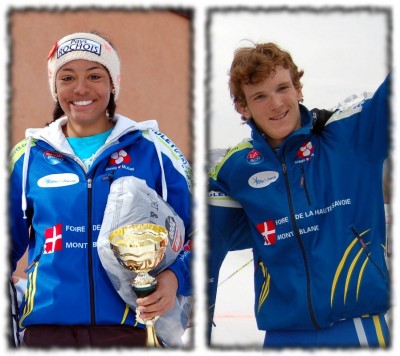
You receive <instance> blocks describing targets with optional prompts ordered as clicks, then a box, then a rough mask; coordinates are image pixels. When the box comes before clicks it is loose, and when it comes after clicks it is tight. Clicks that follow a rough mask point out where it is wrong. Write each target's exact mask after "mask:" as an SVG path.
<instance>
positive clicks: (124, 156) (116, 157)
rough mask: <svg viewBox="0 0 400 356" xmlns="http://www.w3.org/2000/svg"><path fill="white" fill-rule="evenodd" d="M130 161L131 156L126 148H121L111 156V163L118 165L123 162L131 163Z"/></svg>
mask: <svg viewBox="0 0 400 356" xmlns="http://www.w3.org/2000/svg"><path fill="white" fill-rule="evenodd" d="M130 161H131V157H130V156H129V155H128V153H127V152H126V151H125V150H119V151H117V152H114V153H113V154H112V155H111V156H110V161H109V163H110V164H112V165H117V164H122V163H129V162H130Z"/></svg>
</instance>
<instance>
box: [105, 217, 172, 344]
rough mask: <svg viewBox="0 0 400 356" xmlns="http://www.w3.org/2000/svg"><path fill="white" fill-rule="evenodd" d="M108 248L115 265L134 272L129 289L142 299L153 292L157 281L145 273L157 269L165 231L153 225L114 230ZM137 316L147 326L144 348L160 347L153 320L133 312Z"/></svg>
mask: <svg viewBox="0 0 400 356" xmlns="http://www.w3.org/2000/svg"><path fill="white" fill-rule="evenodd" d="M109 241H110V246H111V249H112V251H113V252H114V255H115V257H116V258H117V260H118V262H119V263H120V264H121V265H122V266H123V267H125V268H127V269H129V270H130V271H132V272H135V273H136V277H135V278H133V279H132V282H131V286H132V289H133V290H134V292H135V293H136V295H137V296H138V297H139V298H141V297H145V296H147V295H149V294H151V293H153V292H154V291H155V289H156V287H157V280H156V279H155V278H154V277H152V276H150V275H149V274H148V272H149V271H151V270H153V269H154V268H156V267H157V266H158V265H159V263H160V262H161V260H162V259H163V256H164V254H165V250H166V246H167V245H168V231H167V230H166V229H165V228H164V227H163V226H160V225H155V224H133V225H128V226H124V227H121V228H119V229H116V230H114V231H113V232H112V233H111V234H110V236H109ZM136 317H137V318H138V319H139V321H140V322H142V323H143V324H145V325H146V330H147V347H160V344H159V343H158V340H157V336H156V333H155V330H154V323H155V321H156V318H151V319H146V320H143V319H141V318H140V313H139V312H138V310H136Z"/></svg>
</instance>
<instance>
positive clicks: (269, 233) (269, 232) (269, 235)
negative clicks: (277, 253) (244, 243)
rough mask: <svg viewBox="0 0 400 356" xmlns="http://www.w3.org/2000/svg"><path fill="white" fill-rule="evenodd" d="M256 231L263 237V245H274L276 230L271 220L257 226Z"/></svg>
mask: <svg viewBox="0 0 400 356" xmlns="http://www.w3.org/2000/svg"><path fill="white" fill-rule="evenodd" d="M257 230H258V231H259V232H260V233H261V235H262V236H263V237H264V245H274V244H275V243H276V228H275V223H274V221H273V220H268V221H264V222H262V223H260V224H257Z"/></svg>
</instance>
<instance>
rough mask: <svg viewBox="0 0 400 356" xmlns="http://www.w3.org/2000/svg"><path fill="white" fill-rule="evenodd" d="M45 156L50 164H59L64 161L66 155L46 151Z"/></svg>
mask: <svg viewBox="0 0 400 356" xmlns="http://www.w3.org/2000/svg"><path fill="white" fill-rule="evenodd" d="M43 158H44V159H45V160H46V161H47V162H48V163H50V164H58V163H62V162H64V156H63V155H62V154H60V153H58V152H51V151H46V152H44V153H43Z"/></svg>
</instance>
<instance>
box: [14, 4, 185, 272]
mask: <svg viewBox="0 0 400 356" xmlns="http://www.w3.org/2000/svg"><path fill="white" fill-rule="evenodd" d="M8 22H9V23H8V24H9V27H8V34H9V37H8V41H9V42H8V43H9V54H10V57H9V85H10V96H9V99H10V100H9V118H8V128H9V143H8V144H9V149H11V147H13V146H14V145H15V144H16V143H18V142H19V141H20V140H22V139H23V138H24V133H25V130H26V129H27V128H30V127H43V126H45V125H46V123H49V122H51V121H52V112H53V109H54V102H53V99H52V98H51V95H50V91H49V84H48V80H47V56H48V53H49V51H50V49H51V48H52V47H53V45H54V43H55V42H56V41H57V40H58V39H60V38H61V37H63V36H65V35H67V34H69V33H73V32H80V31H89V32H90V31H96V32H98V33H100V34H102V35H104V36H105V37H106V38H107V39H109V40H110V41H111V43H112V44H113V46H114V47H115V49H116V50H117V52H118V54H119V57H120V60H121V92H120V96H119V98H118V101H117V110H116V112H117V113H119V114H122V115H124V116H127V117H130V118H132V119H134V120H135V121H143V120H147V119H156V120H157V121H158V123H159V129H160V131H162V132H163V133H164V134H166V135H167V136H168V137H169V138H170V139H171V140H172V141H173V142H174V143H175V144H176V145H177V146H178V147H179V148H180V149H181V150H182V152H183V154H184V155H185V156H186V157H187V158H188V160H189V161H191V158H192V147H191V142H192V137H191V136H192V133H191V117H192V104H191V86H192V77H191V73H192V42H193V41H192V32H191V13H190V11H183V10H179V9H178V10H176V9H138V8H136V9H126V8H122V9H118V8H114V9H112V10H106V9H95V8H92V9H81V10H78V9H74V10H72V9H48V8H43V9H25V10H23V9H13V10H10V12H9V13H8ZM25 266H26V256H24V258H23V259H22V260H21V262H20V264H19V265H18V269H17V271H16V275H17V276H21V277H25V274H24V272H23V270H24V268H25Z"/></svg>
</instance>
